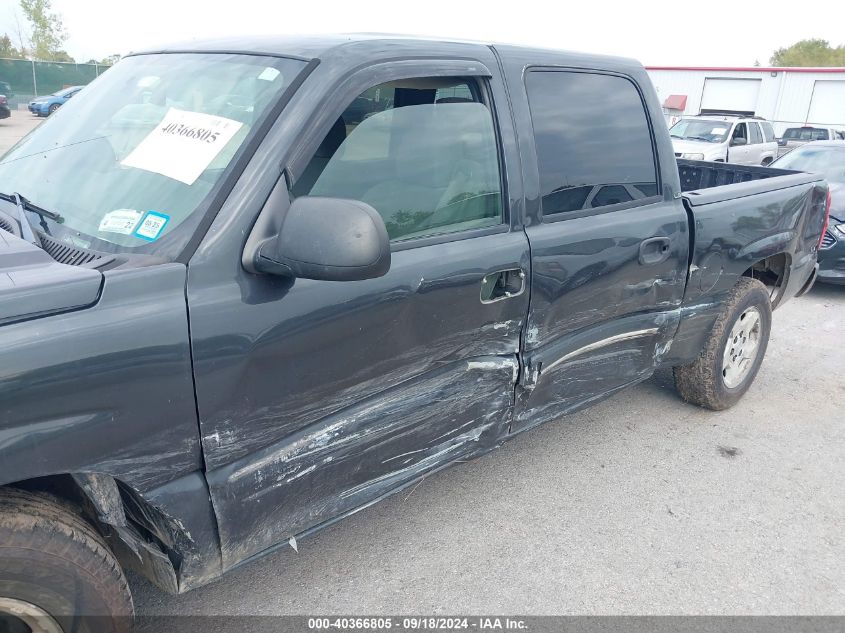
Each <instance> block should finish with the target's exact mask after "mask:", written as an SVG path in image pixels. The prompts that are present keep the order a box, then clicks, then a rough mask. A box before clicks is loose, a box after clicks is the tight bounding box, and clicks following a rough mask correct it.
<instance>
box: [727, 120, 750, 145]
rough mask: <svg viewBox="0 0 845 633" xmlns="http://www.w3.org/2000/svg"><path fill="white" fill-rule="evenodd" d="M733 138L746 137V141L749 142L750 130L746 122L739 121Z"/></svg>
mask: <svg viewBox="0 0 845 633" xmlns="http://www.w3.org/2000/svg"><path fill="white" fill-rule="evenodd" d="M731 138H732V139H734V140H736V139H738V138H744V139H745V142H746V143H747V142H748V132H747V131H746V129H745V123H737V124H736V127H735V128H734V133H733V136H732V137H731Z"/></svg>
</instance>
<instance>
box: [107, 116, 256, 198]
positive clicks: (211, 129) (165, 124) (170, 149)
mask: <svg viewBox="0 0 845 633" xmlns="http://www.w3.org/2000/svg"><path fill="white" fill-rule="evenodd" d="M241 126H243V123H241V122H240V121H235V120H233V119H226V118H224V117H221V116H214V115H213V114H203V113H201V112H190V111H188V110H179V109H177V108H170V109H169V110H168V111H167V114H165V115H164V118H163V119H162V120H161V123H159V124H158V125H157V126H156V128H155V129H154V130H153V131H152V132H150V133H149V134H148V135H147V136H146V138H145V139H144V140H143V141H141V142H140V143H139V144H138V146H137V147H136V148H135V149H134V150H132V152H131V153H130V154H129V156H127V157H126V158H124V159H123V161H121V163H120V164H121V165H125V166H126V167H136V168H138V169H143V170H145V171H151V172H153V173H156V174H161V175H162V176H167V177H168V178H172V179H173V180H178V181H179V182H183V183H185V184H186V185H192V184H194V182H196V179H197V178H199V176H200V174H201V173H202V172H203V171H205V170H206V168H207V167H208V166H209V165H210V164H211V161H213V160H214V159H215V158H216V157H217V155H218V154H219V153H220V151H221V150H222V149H223V148H224V147H225V146H226V143H228V142H229V141H230V140H231V139H232V137H233V136H234V135H235V134H236V133H237V131H238V130H240V129H241Z"/></svg>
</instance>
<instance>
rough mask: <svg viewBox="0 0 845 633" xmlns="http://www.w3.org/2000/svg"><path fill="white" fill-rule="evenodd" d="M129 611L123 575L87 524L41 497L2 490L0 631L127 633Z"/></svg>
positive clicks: (49, 498)
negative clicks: (35, 626) (36, 625)
mask: <svg viewBox="0 0 845 633" xmlns="http://www.w3.org/2000/svg"><path fill="white" fill-rule="evenodd" d="M132 611H133V606H132V595H131V594H130V592H129V586H128V584H127V582H126V578H125V577H124V575H123V571H122V570H121V568H120V565H119V564H118V562H117V560H116V559H115V557H114V554H112V552H111V550H110V549H109V547H108V546H107V545H106V543H105V541H104V540H103V538H102V537H101V536H100V534H99V533H98V532H97V531H96V530H95V529H94V527H93V526H92V525H91V524H90V523H88V522H87V521H86V520H85V519H84V518H83V517H82V516H80V515H79V514H77V513H76V512H74V511H73V509H72V508H71V507H70V506H69V504H65V503H63V502H62V501H60V500H59V499H57V498H55V497H53V496H51V495H48V494H46V493H36V492H27V491H23V490H18V489H15V488H4V489H0V631H7V630H8V631H29V630H43V631H48V632H49V633H70V632H71V631H73V632H74V633H76V632H80V633H106V632H107V631H108V632H114V633H128V632H129V631H131V629H132ZM33 622H35V623H37V624H38V625H39V627H38V628H33V626H32V623H33Z"/></svg>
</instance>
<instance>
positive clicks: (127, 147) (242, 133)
mask: <svg viewBox="0 0 845 633" xmlns="http://www.w3.org/2000/svg"><path fill="white" fill-rule="evenodd" d="M304 65H305V64H304V62H301V61H298V60H292V59H282V58H272V57H261V56H254V55H235V54H218V53H171V54H158V55H138V56H134V57H127V58H125V59H123V60H121V61H120V62H119V63H118V64H116V65H115V66H114V67H113V68H111V69H109V70H108V71H107V72H105V73H103V74H102V75H101V76H100V77H99V78H98V79H97V80H95V81H94V82H92V83H91V84H90V85H89V86H87V87H86V88H85V90H83V91H82V92H80V93H79V94H78V95H77V96H76V97H75V98H73V99H70V100H69V101H68V102H67V104H66V105H63V106H62V107H61V108H60V109H59V110H58V111H57V112H56V113H55V114H53V115H51V116H50V118H48V119H47V120H46V121H45V122H44V123H43V124H41V125H40V126H39V127H38V128H36V129H35V130H34V131H33V132H32V133H31V134H30V135H29V136H27V137H25V138H24V139H23V140H22V141H20V142H19V143H18V144H17V145H16V146H14V147H13V148H12V149H11V150H10V151H9V152H8V153H7V154H6V155H5V156H3V157H2V159H0V191H2V192H3V193H7V194H8V193H11V192H17V193H20V194H21V195H23V196H24V197H26V198H27V199H29V200H30V201H31V202H32V203H33V204H35V205H37V206H39V207H41V208H44V209H48V210H50V211H53V212H56V213H59V214H61V216H62V217H63V218H64V221H63V223H62V224H57V223H56V222H53V221H51V220H48V221H47V222H48V229H49V232H50V233H51V234H52V235H53V236H54V237H55V238H56V239H60V240H62V241H64V242H66V243H69V244H72V245H74V246H77V247H82V248H90V249H93V250H98V251H105V252H130V253H136V252H137V253H145V254H155V255H159V256H163V257H166V258H170V259H173V258H175V257H177V256H178V255H179V253H180V252H181V250H182V249H183V248H184V246H185V244H186V243H187V242H188V240H189V239H190V237H191V235H192V234H193V232H194V230H195V229H196V227H197V225H198V224H199V222H200V221H201V219H202V216H203V214H204V212H205V211H206V210H207V206H208V204H209V202H210V200H211V199H212V198H213V197H214V195H215V194H216V193H217V191H218V190H219V188H220V187H221V186H222V183H223V181H224V176H225V175H226V174H227V173H228V171H229V170H230V169H231V168H232V166H233V163H234V162H235V161H236V159H237V158H238V157H239V156H240V155H241V153H243V150H244V147H245V145H246V143H247V141H248V139H249V138H250V137H251V136H252V134H253V132H254V131H255V129H256V127H257V125H258V124H259V122H260V121H261V120H262V119H263V118H264V117H265V116H266V112H267V111H268V109H269V108H270V106H271V104H273V103H274V102H277V101H278V99H279V97H280V95H281V93H282V91H283V90H284V89H285V88H286V87H287V86H289V85H290V83H291V81H292V80H293V79H294V77H295V76H296V74H298V73H299V71H300V70H301V69H302V68H303V66H304ZM0 204H4V205H5V204H7V203H5V202H2V203H0ZM29 217H30V219H33V220H40V218H37V216H35V215H30V216H29Z"/></svg>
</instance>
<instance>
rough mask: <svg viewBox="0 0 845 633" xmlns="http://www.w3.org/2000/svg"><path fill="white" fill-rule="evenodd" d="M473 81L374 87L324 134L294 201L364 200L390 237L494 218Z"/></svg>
mask: <svg viewBox="0 0 845 633" xmlns="http://www.w3.org/2000/svg"><path fill="white" fill-rule="evenodd" d="M481 88H482V87H481V86H480V85H479V84H478V83H477V82H476V80H475V79H470V78H458V77H427V78H426V77H423V78H410V79H405V80H398V81H391V82H388V83H384V84H380V85H377V86H373V87H371V88H369V89H367V90H365V91H364V92H362V93H361V94H360V95H359V96H358V97H356V98H355V99H354V100H353V101H352V103H350V104H349V105H348V106H347V107H346V109H345V110H344V111H343V113H342V114H341V116H340V117H339V118H338V119H337V120H336V121H335V123H334V125H333V126H332V128H331V129H330V130H329V132H328V133H327V134H326V136H325V137H324V139H323V141H322V143H321V144H320V146H319V147H318V149H317V151H316V152H315V154H314V156H313V157H312V158H311V160H310V162H309V163H308V165H307V166H306V168H305V170H304V171H303V173H302V175H301V176H300V177H299V178H298V179H297V181H296V182H295V183H294V185H293V187H292V189H291V193H292V195H293V196H294V197H299V196H304V195H310V196H325V197H332V198H351V199H354V200H360V201H363V202H366V203H367V204H369V205H370V206H372V207H373V208H374V209H375V210H376V211H378V213H379V214H380V215H381V216H382V218H383V219H384V222H385V226H386V227H387V232H388V235H389V236H390V239H391V240H392V241H406V240H412V239H414V238H420V237H428V236H433V235H439V234H446V233H455V232H459V231H466V230H471V229H479V228H484V227H490V226H495V225H498V224H501V223H502V222H503V206H502V193H501V192H502V186H501V173H500V166H499V152H498V144H497V138H496V133H495V127H494V120H493V115H492V113H491V111H490V108H489V107H488V105H487V104H486V103H484V99H483V97H482V90H481Z"/></svg>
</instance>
